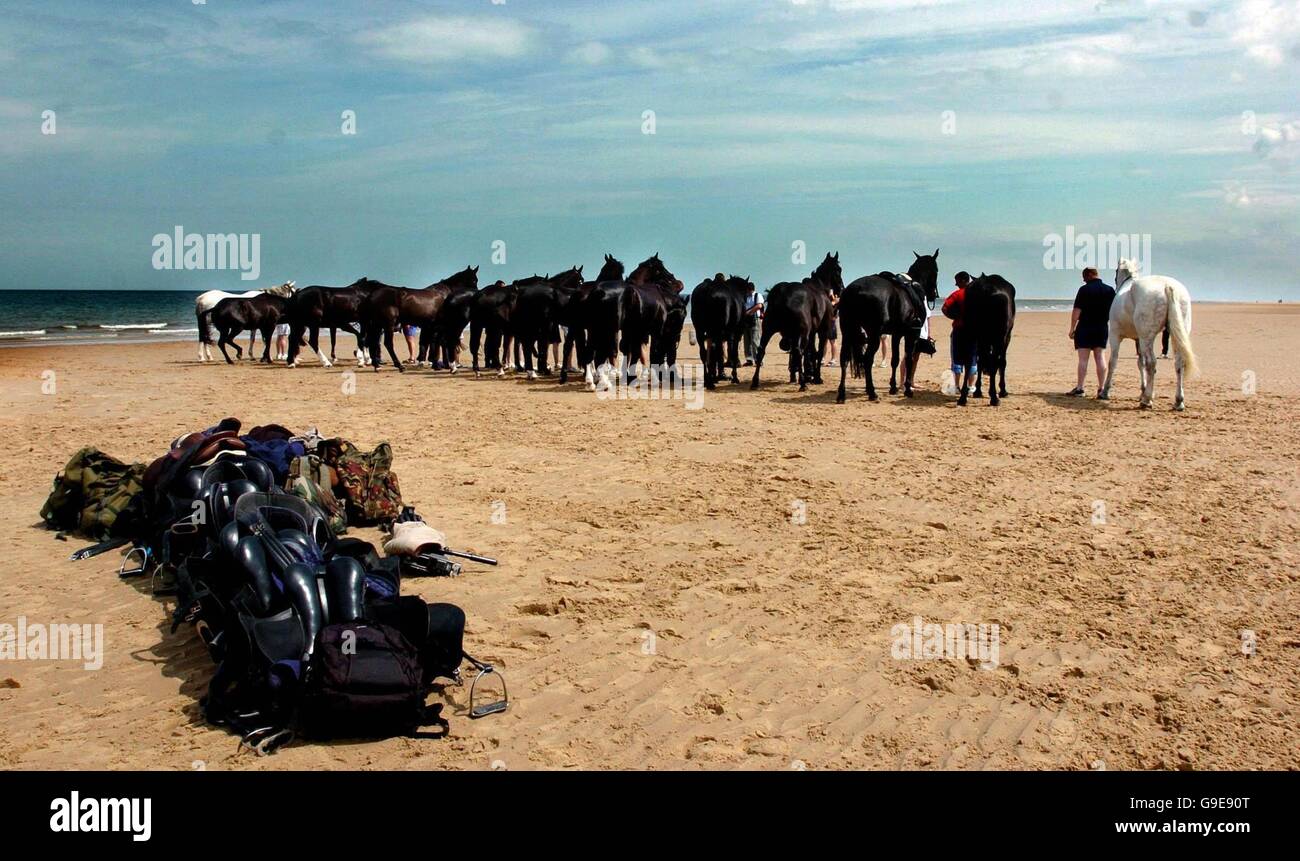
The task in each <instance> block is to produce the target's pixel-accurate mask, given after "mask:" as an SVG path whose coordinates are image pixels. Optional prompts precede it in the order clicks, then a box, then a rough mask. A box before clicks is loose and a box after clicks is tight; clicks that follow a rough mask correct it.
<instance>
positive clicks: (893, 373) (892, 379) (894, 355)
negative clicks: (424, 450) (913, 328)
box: [889, 335, 907, 395]
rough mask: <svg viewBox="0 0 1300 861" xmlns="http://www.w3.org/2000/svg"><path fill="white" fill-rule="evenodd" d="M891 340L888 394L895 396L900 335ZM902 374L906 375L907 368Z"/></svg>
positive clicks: (896, 391)
mask: <svg viewBox="0 0 1300 861" xmlns="http://www.w3.org/2000/svg"><path fill="white" fill-rule="evenodd" d="M891 338H892V344H893V349H892V350H890V356H889V393H890V394H891V395H896V394H898V342H899V341H900V340H902V335H893V336H891ZM903 373H904V374H906V373H907V368H904V369H903Z"/></svg>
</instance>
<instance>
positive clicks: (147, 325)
mask: <svg viewBox="0 0 1300 861" xmlns="http://www.w3.org/2000/svg"><path fill="white" fill-rule="evenodd" d="M98 328H100V329H165V328H167V324H166V323H104V324H102V325H100V326H99V327H98Z"/></svg>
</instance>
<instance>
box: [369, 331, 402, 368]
mask: <svg viewBox="0 0 1300 861" xmlns="http://www.w3.org/2000/svg"><path fill="white" fill-rule="evenodd" d="M384 349H385V350H387V351H388V357H389V358H390V359H392V360H393V367H394V368H397V370H398V371H399V372H401V373H406V368H405V367H403V365H402V360H401V359H399V358H397V351H396V350H394V349H393V327H392V326H388V325H385V326H384ZM376 367H378V366H376Z"/></svg>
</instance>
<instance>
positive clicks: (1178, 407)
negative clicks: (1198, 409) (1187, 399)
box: [1174, 401, 1187, 413]
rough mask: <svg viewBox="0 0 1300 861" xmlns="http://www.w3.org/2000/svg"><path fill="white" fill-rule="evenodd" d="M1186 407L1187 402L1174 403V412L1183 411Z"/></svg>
mask: <svg viewBox="0 0 1300 861" xmlns="http://www.w3.org/2000/svg"><path fill="white" fill-rule="evenodd" d="M1185 409H1187V404H1185V403H1183V402H1182V401H1179V402H1178V403H1176V404H1174V412H1176V413H1181V412H1182V411H1183V410H1185Z"/></svg>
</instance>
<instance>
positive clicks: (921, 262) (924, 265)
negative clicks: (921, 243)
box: [907, 248, 939, 308]
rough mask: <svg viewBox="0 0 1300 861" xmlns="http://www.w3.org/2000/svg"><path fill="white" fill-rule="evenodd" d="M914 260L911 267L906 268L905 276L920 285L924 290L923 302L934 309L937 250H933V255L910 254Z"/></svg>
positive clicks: (936, 285)
mask: <svg viewBox="0 0 1300 861" xmlns="http://www.w3.org/2000/svg"><path fill="white" fill-rule="evenodd" d="M912 256H913V257H915V258H916V259H915V260H913V261H912V265H911V266H909V267H907V276H908V277H909V278H911V279H912V280H913V281H915V282H916V283H918V284H920V285H921V288H922V289H923V290H925V300H926V301H927V302H929V303H930V307H931V308H933V307H934V303H935V302H938V301H939V249H938V248H936V249H934V253H933V254H917V253H916V252H915V251H913V252H912Z"/></svg>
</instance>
